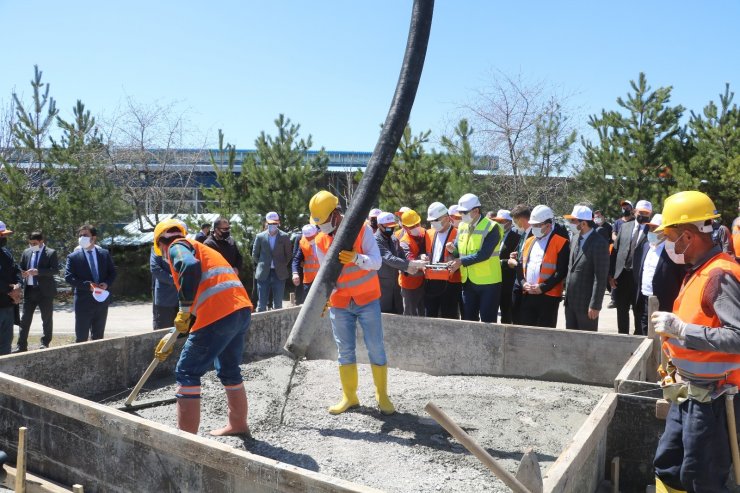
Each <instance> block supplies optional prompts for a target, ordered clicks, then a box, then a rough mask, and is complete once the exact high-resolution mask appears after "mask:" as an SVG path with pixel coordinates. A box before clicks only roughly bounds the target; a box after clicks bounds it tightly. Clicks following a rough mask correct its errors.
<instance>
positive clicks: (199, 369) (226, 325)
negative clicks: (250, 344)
mask: <svg viewBox="0 0 740 493" xmlns="http://www.w3.org/2000/svg"><path fill="white" fill-rule="evenodd" d="M251 319H252V312H251V311H250V309H249V308H242V309H241V310H237V311H235V312H234V313H232V314H230V315H228V316H226V317H224V318H222V319H220V320H216V321H215V322H213V323H212V324H210V325H206V326H205V327H203V328H201V329H198V330H196V331H195V332H192V333H191V334H190V335H189V336H188V340H187V341H185V345H184V346H183V348H182V352H181V353H180V359H179V360H178V362H177V367H176V368H175V379H176V380H177V383H178V384H179V385H180V386H182V387H194V386H200V378H201V377H202V376H203V375H204V374H205V373H206V372H207V371H208V370H210V369H211V368H212V367H215V368H216V375H217V376H218V378H219V380H221V383H222V384H224V386H226V385H237V384H240V383H242V381H243V379H242V373H241V368H240V367H239V365H240V364H241V362H242V360H243V358H244V344H245V342H246V339H247V332H248V330H249V322H250V321H251Z"/></svg>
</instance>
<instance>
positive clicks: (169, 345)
mask: <svg viewBox="0 0 740 493" xmlns="http://www.w3.org/2000/svg"><path fill="white" fill-rule="evenodd" d="M179 334H180V333H179V332H177V331H176V330H174V331H172V332H170V333H169V338H168V339H167V342H165V343H164V347H162V352H163V353H165V352H167V351H169V350H170V349H172V347H173V346H174V345H175V342H176V341H177V336H178V335H179ZM158 364H159V360H158V359H157V358H154V359H153V360H152V362H151V363H149V367H148V368H147V369H146V371H145V372H144V374H143V375H142V376H141V378H140V379H139V382H138V383H137V384H136V387H134V390H132V391H131V394H129V396H128V398H127V399H126V402H125V403H124V407H122V408H121V410H123V411H134V410H135V409H134V408H133V406H132V404H133V402H134V401H135V400H136V396H138V395H139V392H140V391H141V388H142V387H143V386H144V384H145V383H146V381H147V380H149V377H150V376H151V375H152V373H153V372H154V369H155V368H157V365H158ZM158 402H160V401H157V403H158ZM149 404H152V403H149ZM155 405H156V404H155ZM145 407H151V405H147V406H145ZM136 409H141V406H138V407H137V408H136Z"/></svg>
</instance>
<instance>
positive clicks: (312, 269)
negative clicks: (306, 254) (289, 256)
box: [303, 265, 319, 272]
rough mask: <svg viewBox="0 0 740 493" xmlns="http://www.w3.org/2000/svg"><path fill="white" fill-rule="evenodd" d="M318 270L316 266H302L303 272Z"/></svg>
mask: <svg viewBox="0 0 740 493" xmlns="http://www.w3.org/2000/svg"><path fill="white" fill-rule="evenodd" d="M318 271H319V268H318V267H306V266H305V265H304V266H303V272H318Z"/></svg>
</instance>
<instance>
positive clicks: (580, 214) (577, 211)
mask: <svg viewBox="0 0 740 493" xmlns="http://www.w3.org/2000/svg"><path fill="white" fill-rule="evenodd" d="M563 217H564V218H565V219H578V220H579V221H593V220H594V213H593V212H592V211H591V209H590V208H589V207H586V206H585V205H576V206H573V212H571V213H570V214H566V215H564V216H563Z"/></svg>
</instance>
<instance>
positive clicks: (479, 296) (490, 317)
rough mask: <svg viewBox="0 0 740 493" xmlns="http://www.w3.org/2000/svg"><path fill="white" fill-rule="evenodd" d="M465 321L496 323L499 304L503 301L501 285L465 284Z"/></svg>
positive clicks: (463, 294) (498, 283) (470, 282)
mask: <svg viewBox="0 0 740 493" xmlns="http://www.w3.org/2000/svg"><path fill="white" fill-rule="evenodd" d="M462 299H463V320H472V321H473V322H477V321H478V320H480V321H481V322H489V323H494V324H495V323H496V317H497V316H498V304H499V301H500V299H501V283H500V282H497V283H494V284H475V283H474V282H472V281H466V282H465V284H463V292H462Z"/></svg>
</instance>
